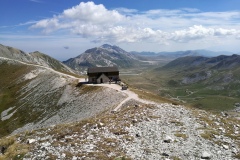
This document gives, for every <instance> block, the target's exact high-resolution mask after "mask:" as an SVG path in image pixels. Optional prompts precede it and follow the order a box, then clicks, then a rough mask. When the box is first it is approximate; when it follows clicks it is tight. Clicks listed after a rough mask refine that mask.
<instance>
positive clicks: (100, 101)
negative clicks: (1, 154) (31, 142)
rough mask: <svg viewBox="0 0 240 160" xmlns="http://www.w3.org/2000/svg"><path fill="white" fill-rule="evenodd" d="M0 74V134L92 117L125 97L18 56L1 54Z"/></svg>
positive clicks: (0, 135)
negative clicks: (6, 56) (90, 86)
mask: <svg viewBox="0 0 240 160" xmlns="http://www.w3.org/2000/svg"><path fill="white" fill-rule="evenodd" d="M0 74H1V80H0V113H1V121H0V137H2V136H4V135H7V134H10V133H12V132H14V133H16V132H19V131H23V130H26V129H27V130H29V129H36V128H41V127H47V126H50V125H55V124H59V123H63V122H65V123H66V122H72V121H76V120H81V119H84V118H89V117H91V116H93V115H95V114H96V113H100V112H102V111H104V110H105V109H106V107H111V106H114V105H116V104H117V103H119V101H120V100H121V99H122V98H124V95H121V94H113V93H114V92H115V91H114V90H111V89H105V88H101V87H92V88H89V87H87V86H82V87H76V86H77V84H78V81H79V79H78V78H75V77H73V76H70V75H67V74H64V73H60V72H57V71H55V70H53V69H51V68H47V67H44V66H38V65H34V64H29V63H25V62H21V61H17V60H11V59H5V58H0ZM108 94H109V95H116V96H110V97H109V96H107V95H108ZM93 98H94V99H95V100H96V101H94V102H92V99H93ZM106 104H108V105H106Z"/></svg>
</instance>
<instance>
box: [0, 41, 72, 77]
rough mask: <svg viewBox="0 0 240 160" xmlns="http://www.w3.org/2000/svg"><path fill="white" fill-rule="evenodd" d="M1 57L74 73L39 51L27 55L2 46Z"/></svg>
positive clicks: (0, 45) (0, 46) (0, 49)
mask: <svg viewBox="0 0 240 160" xmlns="http://www.w3.org/2000/svg"><path fill="white" fill-rule="evenodd" d="M0 57H5V58H9V59H15V60H19V61H22V62H26V63H32V64H38V65H42V66H45V67H49V68H52V69H55V70H59V71H62V72H70V73H74V71H73V70H72V69H71V68H69V67H68V66H66V65H64V64H63V63H62V62H60V61H58V60H56V59H54V58H52V57H50V56H48V55H46V54H44V53H41V52H39V51H35V52H31V53H25V52H24V51H22V50H19V49H16V48H13V47H9V46H4V45H2V44H0Z"/></svg>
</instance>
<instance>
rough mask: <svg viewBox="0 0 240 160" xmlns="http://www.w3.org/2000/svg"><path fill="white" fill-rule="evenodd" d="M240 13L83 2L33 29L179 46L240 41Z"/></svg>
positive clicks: (103, 39)
mask: <svg viewBox="0 0 240 160" xmlns="http://www.w3.org/2000/svg"><path fill="white" fill-rule="evenodd" d="M239 19H240V12H238V11H228V12H202V11H200V10H198V9H195V8H182V9H175V10H166V9H158V10H149V11H144V12H140V11H138V10H135V9H127V8H117V9H112V10H109V9H106V8H105V7H104V5H102V4H100V5H96V4H95V3H94V2H86V3H84V2H81V3H80V4H79V5H76V6H74V7H72V8H69V9H66V10H64V11H63V12H62V13H60V14H57V15H54V16H53V17H52V18H47V19H43V20H40V21H38V22H36V23H35V24H34V25H32V26H31V27H30V28H32V29H40V30H42V32H43V33H45V34H50V35H51V33H56V34H58V32H59V31H64V32H61V33H65V34H66V33H68V34H70V35H71V34H73V35H79V36H80V37H82V38H85V39H87V40H88V41H91V42H101V43H103V42H104V43H109V42H110V43H127V42H132V43H156V44H163V45H166V44H173V43H174V44H175V43H185V42H190V41H191V42H192V41H201V40H204V41H210V40H213V39H214V40H220V39H222V38H228V37H230V38H231V40H234V39H235V40H239V39H240V22H239Z"/></svg>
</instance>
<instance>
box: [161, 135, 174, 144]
mask: <svg viewBox="0 0 240 160" xmlns="http://www.w3.org/2000/svg"><path fill="white" fill-rule="evenodd" d="M172 141H173V139H172V137H170V136H168V135H167V136H166V137H165V138H164V140H163V142H165V143H170V142H172Z"/></svg>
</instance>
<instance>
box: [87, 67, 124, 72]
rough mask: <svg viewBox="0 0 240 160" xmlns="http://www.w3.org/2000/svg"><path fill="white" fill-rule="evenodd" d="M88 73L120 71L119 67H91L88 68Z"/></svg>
mask: <svg viewBox="0 0 240 160" xmlns="http://www.w3.org/2000/svg"><path fill="white" fill-rule="evenodd" d="M87 72H88V73H104V72H119V70H118V68H117V67H91V68H88V71H87Z"/></svg>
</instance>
